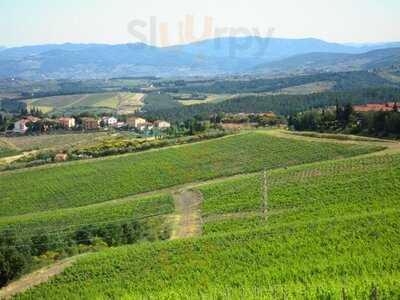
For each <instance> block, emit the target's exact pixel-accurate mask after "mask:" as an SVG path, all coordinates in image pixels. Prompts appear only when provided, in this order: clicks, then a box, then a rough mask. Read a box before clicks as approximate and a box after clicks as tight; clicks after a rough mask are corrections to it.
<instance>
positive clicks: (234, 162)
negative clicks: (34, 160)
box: [0, 132, 383, 217]
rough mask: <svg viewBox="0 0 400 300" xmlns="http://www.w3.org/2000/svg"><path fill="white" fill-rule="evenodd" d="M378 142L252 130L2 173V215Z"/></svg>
mask: <svg viewBox="0 0 400 300" xmlns="http://www.w3.org/2000/svg"><path fill="white" fill-rule="evenodd" d="M381 149H383V148H382V147H381V146H379V145H373V146H365V145H356V144H348V145H345V144H338V143H325V142H323V143H317V142H308V141H301V140H295V139H288V138H279V137H272V136H270V135H268V134H265V133H263V132H261V133H259V132H251V133H245V134H240V135H234V136H229V137H225V138H221V139H215V140H211V141H206V142H200V143H196V144H190V145H184V146H179V147H171V148H166V149H160V150H155V151H147V152H142V153H136V154H129V155H125V156H119V157H111V158H106V159H96V160H89V161H79V162H71V163H64V164H61V165H55V166H50V167H38V168H32V169H29V170H23V171H12V172H3V173H0V190H1V195H0V205H1V207H2V210H1V211H0V216H3V217H4V216H14V215H21V214H28V213H36V212H40V211H48V210H55V209H60V208H72V207H79V206H85V205H90V204H95V203H100V202H104V201H108V200H113V199H118V198H123V197H127V196H131V195H135V194H139V193H144V192H149V191H154V190H159V189H163V188H168V187H173V186H177V185H181V184H185V183H191V182H196V181H204V180H209V179H213V178H218V177H224V176H232V175H236V174H241V173H251V172H257V171H260V170H262V169H263V168H264V167H267V168H268V169H271V168H276V167H280V166H294V165H299V164H304V163H311V162H316V161H323V160H328V159H337V158H346V157H351V156H355V155H360V154H366V153H370V152H374V151H378V150H381Z"/></svg>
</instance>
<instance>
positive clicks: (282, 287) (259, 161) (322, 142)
mask: <svg viewBox="0 0 400 300" xmlns="http://www.w3.org/2000/svg"><path fill="white" fill-rule="evenodd" d="M384 149H386V150H384ZM379 150H384V151H379ZM399 150H400V147H399V146H398V144H397V143H395V142H379V141H376V140H369V139H365V140H364V139H353V138H351V137H348V138H346V137H344V136H338V137H337V139H335V137H334V136H331V135H329V136H326V135H324V136H321V137H319V136H318V135H304V136H302V135H291V134H287V133H285V132H282V131H274V130H273V131H250V132H246V133H242V134H238V135H234V136H228V137H224V138H220V139H215V140H210V141H206V142H200V143H196V144H190V145H184V146H175V147H170V148H164V149H158V150H150V151H147V152H143V153H136V154H129V155H123V156H119V157H111V158H106V159H96V160H90V161H81V162H72V163H64V164H60V165H56V166H50V167H49V166H46V167H38V168H33V169H27V170H19V171H12V172H5V173H3V174H0V190H1V191H2V193H1V195H0V205H1V207H2V208H4V210H2V211H1V214H0V230H4V229H9V230H11V231H15V232H17V233H19V234H20V235H22V236H23V237H29V236H31V235H33V234H35V233H36V232H38V231H39V232H40V231H46V232H48V234H50V235H57V236H58V237H59V238H62V237H63V236H67V235H68V234H69V233H71V232H74V231H75V230H76V229H78V228H81V227H82V226H85V225H92V226H97V225H99V224H100V225H105V226H106V225H107V224H118V223H120V222H126V221H129V220H137V221H138V222H141V224H142V226H143V228H145V232H148V233H146V234H148V235H149V236H148V237H147V240H148V241H153V242H151V243H148V242H146V243H140V244H136V245H131V246H124V247H118V248H111V249H107V250H102V251H101V252H99V253H95V254H87V255H85V256H83V257H79V258H76V259H74V261H75V263H74V264H73V265H72V266H70V267H68V268H67V269H66V270H65V271H64V272H63V273H62V274H60V275H58V276H57V277H56V278H53V279H50V281H49V282H47V283H45V284H42V285H40V286H38V287H35V288H33V289H31V290H28V291H26V292H25V293H22V294H19V295H18V296H17V297H16V298H17V299H54V298H57V297H58V296H59V294H60V291H62V293H63V297H64V298H66V299H75V298H80V299H121V298H127V299H143V298H145V299H198V298H200V299H260V298H261V299H303V298H305V299H369V298H373V297H375V295H379V298H377V299H381V298H382V299H397V298H398V297H399V296H400V289H399V286H398V285H397V284H396V283H397V282H399V280H400V269H399V263H400V256H399V254H398V253H400V235H399V230H400V228H399V223H398V221H397V220H398V218H399V217H400V210H399V209H398V207H399V204H400V203H399V201H400V199H399V197H398V188H397V187H398V185H399V183H400V153H399ZM264 168H265V169H266V170H267V177H266V182H267V186H266V190H267V191H268V193H267V197H266V198H264V197H263V195H264V191H265V185H264V172H263V170H264ZM141 193H144V194H141ZM27 195H28V196H27ZM264 199H267V200H266V203H267V206H266V209H264V207H265V206H264ZM200 235H201V236H200ZM168 236H170V237H171V239H172V240H170V241H159V240H160V238H159V237H162V239H164V238H165V237H168ZM182 238H187V239H182ZM75 242H79V241H75ZM66 266H67V265H66ZM62 270H63V268H60V269H59V270H58V272H57V273H60V272H61V271H62ZM43 272H44V273H43ZM43 272H39V273H38V274H39V275H40V276H43V274H46V272H48V271H43ZM57 273H55V274H57ZM39 275H32V276H33V277H32V278H30V277H28V279H26V280H25V281H21V282H24V283H23V284H22V283H21V284H22V287H23V288H22V289H21V288H20V286H19V287H18V289H16V290H15V291H24V290H26V288H27V287H29V286H32V284H31V283H32V282H34V281H35V280H34V279H35V276H36V277H37V276H39ZM17 286H18V285H17ZM8 292H10V293H11V294H13V289H12V288H11V291H8ZM11 294H10V295H11ZM0 295H2V294H1V292H0ZM373 299H375V298H373Z"/></svg>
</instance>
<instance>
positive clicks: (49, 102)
mask: <svg viewBox="0 0 400 300" xmlns="http://www.w3.org/2000/svg"><path fill="white" fill-rule="evenodd" d="M143 98H144V95H143V94H135V93H125V92H110V93H98V94H79V95H66V96H54V97H46V98H37V99H30V100H26V101H25V102H26V103H27V104H28V108H37V109H39V110H41V111H43V112H45V113H50V112H51V113H57V114H61V113H66V114H68V113H79V112H80V111H92V112H103V111H104V112H119V113H122V114H123V113H126V112H128V113H132V112H133V113H134V112H135V111H137V110H138V109H140V107H142V106H143Z"/></svg>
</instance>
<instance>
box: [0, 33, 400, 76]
mask: <svg viewBox="0 0 400 300" xmlns="http://www.w3.org/2000/svg"><path fill="white" fill-rule="evenodd" d="M396 45H397V46H400V43H390V44H378V45H366V46H359V47H355V46H349V45H343V44H338V43H329V42H325V41H322V40H318V39H280V38H261V37H240V38H233V37H228V38H217V39H211V40H205V41H201V42H196V43H192V44H187V45H180V46H173V47H166V48H158V47H154V46H149V45H146V44H143V43H136V44H120V45H108V44H71V43H68V44H60V45H54V44H49V45H39V46H26V47H17V48H6V49H3V50H2V51H0V77H3V78H4V77H21V78H28V79H48V78H50V79H52V78H71V79H89V78H110V77H118V76H150V75H151V76H187V75H217V74H235V73H241V72H254V71H256V72H264V71H266V72H267V73H268V72H270V71H269V69H271V68H272V69H278V72H281V71H282V70H281V69H283V68H286V69H287V70H285V71H289V72H291V69H290V68H293V67H292V65H293V64H297V65H300V66H301V65H302V64H305V65H306V66H308V65H309V66H310V68H311V69H312V68H316V69H322V71H325V70H326V69H329V68H330V67H329V65H333V64H337V63H339V65H337V66H336V69H337V71H346V70H347V69H346V66H344V67H341V64H343V62H344V64H346V63H347V61H348V60H349V57H350V56H348V55H350V54H353V55H362V54H364V53H365V52H368V51H370V50H371V49H375V48H380V47H381V48H382V47H394V46H396ZM310 53H312V54H310ZM321 53H323V54H321ZM302 55H303V56H302ZM308 55H309V56H308ZM393 57H394V56H393ZM393 57H392V58H393ZM310 58H311V61H308V62H307V61H305V62H304V60H305V59H310ZM392 58H390V57H387V56H385V55H384V56H382V57H380V58H379V60H380V62H379V61H378V57H377V59H376V60H373V59H369V58H362V56H360V59H364V60H365V63H364V62H363V63H362V64H361V63H360V64H361V65H363V66H365V67H366V68H367V67H369V66H370V67H373V66H374V64H377V65H390V64H391V59H392ZM396 59H397V56H396ZM313 60H315V61H313ZM325 65H327V66H328V67H326V66H325ZM353 69H357V68H353ZM353 69H352V70H353ZM274 72H275V71H274Z"/></svg>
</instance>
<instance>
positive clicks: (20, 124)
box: [13, 116, 40, 133]
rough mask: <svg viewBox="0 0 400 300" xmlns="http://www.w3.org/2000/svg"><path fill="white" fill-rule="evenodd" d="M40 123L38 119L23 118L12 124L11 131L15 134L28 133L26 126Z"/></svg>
mask: <svg viewBox="0 0 400 300" xmlns="http://www.w3.org/2000/svg"><path fill="white" fill-rule="evenodd" d="M38 121H40V119H39V118H36V117H32V116H28V117H25V118H23V119H21V120H18V121H17V122H15V123H14V129H13V131H14V132H15V133H26V132H27V131H28V126H27V125H28V124H29V123H36V122H38Z"/></svg>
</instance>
